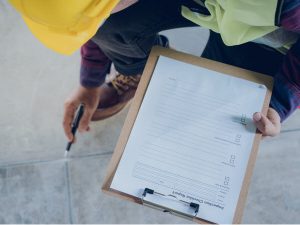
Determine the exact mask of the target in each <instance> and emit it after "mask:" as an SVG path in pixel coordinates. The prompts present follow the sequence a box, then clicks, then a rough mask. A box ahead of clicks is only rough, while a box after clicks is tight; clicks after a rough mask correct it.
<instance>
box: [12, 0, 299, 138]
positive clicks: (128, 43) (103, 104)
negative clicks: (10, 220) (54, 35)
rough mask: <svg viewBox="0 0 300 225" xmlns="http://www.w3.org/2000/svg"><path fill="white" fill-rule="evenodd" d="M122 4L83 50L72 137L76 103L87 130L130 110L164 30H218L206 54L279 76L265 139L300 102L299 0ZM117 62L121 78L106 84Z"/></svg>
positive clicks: (264, 118)
mask: <svg viewBox="0 0 300 225" xmlns="http://www.w3.org/2000/svg"><path fill="white" fill-rule="evenodd" d="M12 1H13V0H12ZM15 1H17V0H15ZM19 1H22V0H19ZM23 1H25V0H23ZM32 1H33V0H32ZM59 2H60V1H57V2H56V4H59ZM98 2H105V1H103V0H102V1H98ZM106 2H112V1H106ZM121 2H122V4H123V6H125V5H126V4H127V3H128V5H127V7H124V8H123V10H119V11H118V12H116V13H114V14H111V15H110V16H109V17H108V18H107V20H106V21H105V22H104V23H103V24H102V26H101V27H100V28H99V29H97V32H96V33H95V35H94V34H93V37H90V38H89V40H88V41H87V42H86V43H85V44H84V45H83V46H82V48H81V54H82V64H81V73H80V76H81V85H80V87H79V89H78V90H77V91H76V92H75V93H74V94H73V95H72V96H71V97H70V98H69V100H67V101H66V104H65V116H64V129H65V133H66V135H67V136H68V138H69V139H70V140H72V139H73V136H72V134H71V132H70V131H71V129H70V124H71V121H72V118H73V115H74V111H75V109H76V107H77V105H78V104H79V103H80V102H83V103H85V105H86V109H87V110H86V113H85V115H84V116H83V119H82V121H81V124H80V127H79V130H81V131H84V130H88V129H89V122H90V120H91V119H95V120H97V119H103V118H107V117H110V116H112V115H115V114H116V113H117V112H118V111H120V110H121V109H123V108H124V107H125V106H126V104H127V103H128V102H129V101H130V99H131V98H132V97H133V96H134V93H135V89H136V87H137V84H138V82H139V78H140V75H141V74H142V71H143V69H144V66H145V63H146V61H147V57H148V55H149V52H150V50H151V48H152V46H153V45H156V44H159V45H167V40H166V39H165V38H164V37H162V36H160V35H159V34H158V32H160V31H162V30H167V29H172V28H177V27H187V26H195V25H200V26H203V27H207V28H209V29H210V30H211V31H210V37H209V40H208V43H207V46H206V48H205V50H204V52H203V54H202V57H206V58H209V59H213V60H216V61H220V62H224V63H227V64H231V65H234V66H238V67H241V68H245V69H249V70H253V71H257V72H261V73H264V74H268V75H270V76H273V77H274V81H275V82H274V89H273V95H272V99H271V103H270V108H269V110H268V113H267V115H262V114H261V113H259V112H257V113H255V114H254V115H253V120H254V122H255V124H256V126H257V128H258V129H259V130H260V131H261V132H262V133H263V135H265V136H275V135H277V134H278V133H279V132H280V123H281V122H283V121H284V120H285V119H286V118H287V117H288V116H289V115H291V114H292V112H293V111H294V110H295V109H296V108H297V106H298V105H300V41H299V33H300V22H299V21H300V0H278V1H261V0H251V1H250V0H249V1H244V0H236V1H230V0H206V1H202V0H196V1H193V0H160V1H155V0H139V1H135V2H133V3H132V4H130V1H126V0H125V1H121ZM114 4H115V5H116V2H114ZM43 5H44V2H43ZM128 6H129V7H128ZM44 7H45V6H44ZM62 8H63V7H62ZM112 8H113V7H110V8H109V9H110V10H111V9H112ZM47 10H50V8H49V7H47ZM92 11H93V10H92ZM22 12H23V11H22ZM41 15H43V14H42V13H40V14H39V15H37V16H41ZM59 19H60V18H59V17H57V18H56V21H59ZM47 22H48V21H47ZM99 22H100V20H99V21H98V23H99ZM85 40H87V39H85ZM57 41H58V39H57ZM187 41H188V40H187ZM82 44H83V43H82ZM195 44H197V43H195ZM50 47H52V48H54V47H53V46H50ZM76 47H78V45H77V46H76ZM111 62H113V64H114V66H115V68H116V70H117V71H118V72H119V74H118V75H117V76H116V77H115V78H114V79H112V80H111V81H110V82H108V83H105V82H104V77H105V75H106V73H107V72H108V68H109V67H110V65H111Z"/></svg>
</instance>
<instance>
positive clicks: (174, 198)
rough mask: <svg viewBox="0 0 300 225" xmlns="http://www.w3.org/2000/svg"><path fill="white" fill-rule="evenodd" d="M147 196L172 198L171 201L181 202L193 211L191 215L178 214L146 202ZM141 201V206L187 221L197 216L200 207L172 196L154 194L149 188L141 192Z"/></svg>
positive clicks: (172, 210)
mask: <svg viewBox="0 0 300 225" xmlns="http://www.w3.org/2000/svg"><path fill="white" fill-rule="evenodd" d="M147 195H157V196H160V197H162V198H168V197H172V198H173V199H172V200H175V201H178V202H181V203H182V204H185V205H186V206H187V207H190V208H191V209H192V210H193V214H188V213H185V212H180V211H177V210H174V209H170V208H167V207H164V206H161V205H158V204H156V203H154V202H151V201H149V200H146V197H147ZM141 200H142V203H143V205H145V206H148V207H150V208H154V209H158V210H161V211H163V212H166V213H170V214H172V215H176V216H179V217H183V218H185V219H189V220H193V219H194V218H195V217H196V216H197V214H198V212H199V208H200V205H199V204H197V203H194V202H187V201H183V200H180V199H178V198H177V197H176V196H174V195H165V194H162V193H159V192H156V191H154V190H152V189H149V188H145V189H144V192H143V195H142V198H141Z"/></svg>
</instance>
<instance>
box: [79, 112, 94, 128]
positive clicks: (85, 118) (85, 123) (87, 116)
mask: <svg viewBox="0 0 300 225" xmlns="http://www.w3.org/2000/svg"><path fill="white" fill-rule="evenodd" d="M92 115H93V113H92V110H91V109H89V108H85V110H84V113H83V115H82V118H81V120H80V122H79V127H78V131H79V132H84V131H89V129H90V127H89V124H90V121H91V119H92Z"/></svg>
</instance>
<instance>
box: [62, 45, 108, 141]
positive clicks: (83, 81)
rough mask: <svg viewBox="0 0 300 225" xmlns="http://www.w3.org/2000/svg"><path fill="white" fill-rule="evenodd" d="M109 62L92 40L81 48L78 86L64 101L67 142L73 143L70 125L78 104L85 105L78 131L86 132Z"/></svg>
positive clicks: (96, 104) (98, 98) (95, 107)
mask: <svg viewBox="0 0 300 225" xmlns="http://www.w3.org/2000/svg"><path fill="white" fill-rule="evenodd" d="M110 65H111V61H110V60H109V59H108V58H107V57H106V55H105V54H104V53H103V52H102V50H101V49H100V48H99V47H98V45H96V44H95V43H94V42H93V41H92V40H90V41H88V42H87V43H86V44H84V45H83V46H82V47H81V68H80V85H79V87H78V88H77V89H76V90H75V91H74V92H73V94H72V95H71V96H70V97H69V98H68V99H67V100H66V101H65V110H64V119H63V128H64V130H65V134H66V136H67V138H68V139H69V141H74V136H73V134H72V132H71V123H72V120H73V117H74V114H75V111H76V109H77V107H78V106H79V104H80V103H83V104H84V105H85V110H84V114H83V116H82V119H81V121H80V124H79V128H78V130H79V131H88V130H89V123H90V121H91V118H92V116H93V114H94V112H95V110H96V109H97V106H98V104H99V100H100V86H101V84H103V83H104V81H105V77H106V74H107V73H108V72H109V70H110Z"/></svg>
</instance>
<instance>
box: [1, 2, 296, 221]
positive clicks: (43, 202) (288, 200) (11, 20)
mask: <svg viewBox="0 0 300 225" xmlns="http://www.w3.org/2000/svg"><path fill="white" fill-rule="evenodd" d="M166 33H167V35H168V36H169V37H170V39H171V42H172V44H173V46H174V47H176V48H177V49H179V50H182V51H185V52H189V53H192V54H196V55H199V54H200V52H201V50H202V49H203V47H204V45H205V41H206V39H207V31H206V30H204V29H201V28H193V29H183V30H176V31H169V32H166ZM0 38H1V42H0V49H1V51H2V54H1V55H0V76H1V82H0V102H1V104H2V105H1V108H0V109H1V111H0V127H1V129H0V223H186V222H187V221H185V220H182V219H179V218H176V217H173V216H170V215H165V214H163V213H160V212H157V211H154V210H151V209H148V208H147V209H146V208H144V207H141V206H138V205H135V204H133V203H128V202H125V201H120V200H119V199H116V198H113V197H110V196H106V195H104V194H103V193H101V191H100V187H101V184H102V181H103V177H104V175H105V170H106V166H107V164H108V162H109V160H110V157H111V154H112V152H113V149H114V145H115V143H116V141H117V139H118V135H119V133H120V129H121V128H122V125H123V122H124V119H125V116H126V113H127V111H124V112H122V113H121V114H119V115H118V116H116V117H114V118H111V119H108V120H106V121H103V122H98V123H94V124H92V131H91V132H90V133H87V134H81V135H78V143H77V144H76V145H74V146H73V148H72V153H71V158H70V159H69V160H67V161H66V160H64V159H63V153H64V148H65V145H66V139H65V137H64V134H63V130H62V127H61V120H62V113H63V101H64V99H65V98H66V97H67V96H68V95H69V94H70V92H71V91H72V90H73V89H74V88H75V87H76V86H77V85H78V70H79V62H80V61H79V60H80V58H79V54H78V52H77V53H76V54H74V55H73V56H70V57H64V56H60V55H57V54H55V53H53V52H51V51H50V50H48V49H46V48H44V47H43V46H42V45H41V44H40V43H39V42H38V41H36V40H35V39H34V37H33V36H32V35H31V33H30V32H29V31H28V30H27V28H26V27H25V25H24V23H23V22H22V20H21V19H20V17H19V16H18V15H17V14H16V12H15V11H13V10H12V8H11V7H10V6H9V5H8V4H7V3H6V1H0ZM195 43H197V44H195ZM299 190H300V110H299V112H297V113H295V114H294V115H293V116H292V117H291V118H289V120H287V121H286V123H285V124H284V125H283V131H282V133H281V135H280V136H278V137H276V138H268V139H266V140H264V141H263V143H262V145H261V147H260V151H259V155H258V159H257V162H256V166H255V171H254V175H253V178H252V183H251V187H250V191H249V195H248V199H247V206H246V208H245V212H244V219H243V222H244V223H300V192H299Z"/></svg>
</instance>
